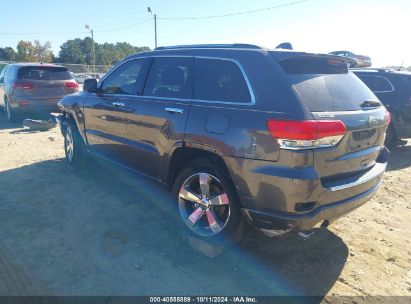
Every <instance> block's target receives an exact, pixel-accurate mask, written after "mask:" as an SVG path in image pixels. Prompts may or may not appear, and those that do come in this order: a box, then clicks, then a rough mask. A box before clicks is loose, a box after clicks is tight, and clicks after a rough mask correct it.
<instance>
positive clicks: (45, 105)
mask: <svg viewBox="0 0 411 304" xmlns="http://www.w3.org/2000/svg"><path fill="white" fill-rule="evenodd" d="M58 102H59V99H50V100H31V99H27V98H19V97H15V98H13V99H12V100H11V102H10V107H11V108H12V111H13V112H14V113H16V114H36V113H46V112H48V113H50V112H60V109H59V107H58V106H57V103H58ZM20 103H23V104H22V105H20Z"/></svg>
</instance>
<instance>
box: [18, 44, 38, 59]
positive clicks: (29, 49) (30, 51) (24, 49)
mask: <svg viewBox="0 0 411 304" xmlns="http://www.w3.org/2000/svg"><path fill="white" fill-rule="evenodd" d="M34 53H35V51H34V45H33V43H31V42H30V41H24V40H20V41H19V43H18V44H17V56H16V59H17V60H18V61H27V62H33V61H35V55H34Z"/></svg>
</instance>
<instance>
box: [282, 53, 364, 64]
mask: <svg viewBox="0 0 411 304" xmlns="http://www.w3.org/2000/svg"><path fill="white" fill-rule="evenodd" d="M275 57H276V58H277V60H278V61H283V60H287V59H293V58H295V59H297V58H304V57H305V58H318V59H328V60H336V61H337V60H338V61H340V62H341V63H345V64H346V65H347V67H348V68H349V67H351V66H355V64H356V63H357V62H356V61H355V60H353V59H351V58H347V57H342V56H336V55H329V54H315V53H303V52H295V53H292V52H290V53H288V52H275Z"/></svg>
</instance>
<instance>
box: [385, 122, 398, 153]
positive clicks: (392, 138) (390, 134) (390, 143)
mask: <svg viewBox="0 0 411 304" xmlns="http://www.w3.org/2000/svg"><path fill="white" fill-rule="evenodd" d="M397 142H398V136H397V132H395V128H394V126H393V125H392V123H391V124H390V125H389V126H388V128H387V133H386V135H385V146H386V147H388V148H394V147H395V146H396V144H397Z"/></svg>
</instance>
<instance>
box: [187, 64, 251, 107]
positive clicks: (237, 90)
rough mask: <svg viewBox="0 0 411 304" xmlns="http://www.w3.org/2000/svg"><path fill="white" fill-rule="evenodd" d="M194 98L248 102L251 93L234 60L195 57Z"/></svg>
mask: <svg viewBox="0 0 411 304" xmlns="http://www.w3.org/2000/svg"><path fill="white" fill-rule="evenodd" d="M194 99H197V100H207V101H222V102H232V103H250V102H251V95H250V91H249V89H248V86H247V83H246V81H245V79H244V76H243V73H242V72H241V70H240V68H239V66H238V65H237V64H236V63H235V62H233V61H229V60H222V59H205V58H196V59H195V75H194Z"/></svg>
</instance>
